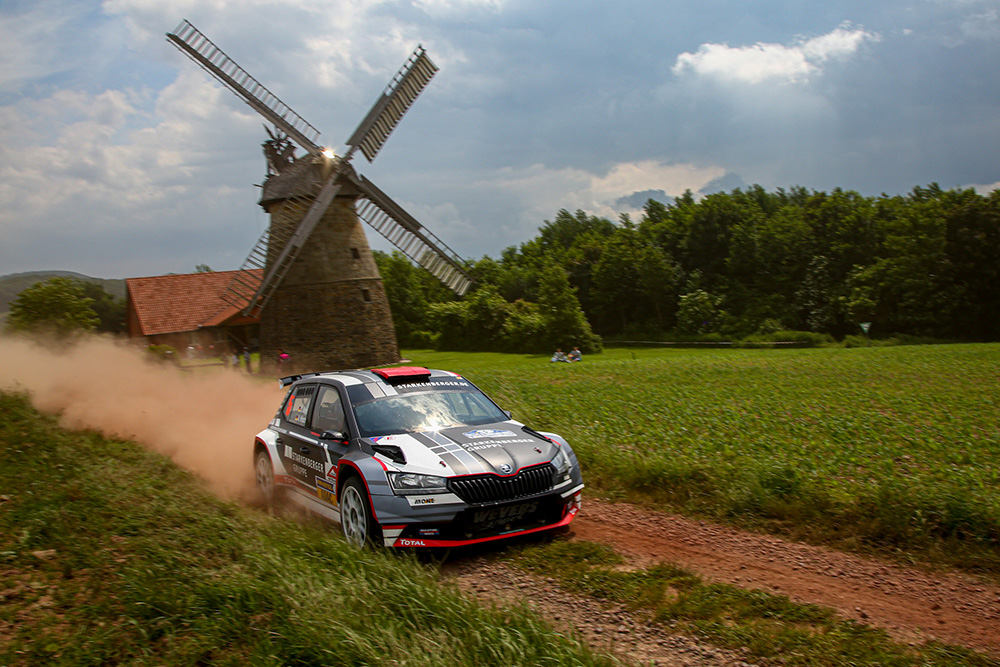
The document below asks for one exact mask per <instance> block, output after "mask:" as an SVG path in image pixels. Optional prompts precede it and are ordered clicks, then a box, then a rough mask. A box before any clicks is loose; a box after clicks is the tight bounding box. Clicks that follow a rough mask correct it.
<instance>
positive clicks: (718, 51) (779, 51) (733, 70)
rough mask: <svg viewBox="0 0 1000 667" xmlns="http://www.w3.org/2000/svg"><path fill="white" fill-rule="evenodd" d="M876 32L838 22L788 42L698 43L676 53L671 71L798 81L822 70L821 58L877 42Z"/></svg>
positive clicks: (742, 79) (737, 78)
mask: <svg viewBox="0 0 1000 667" xmlns="http://www.w3.org/2000/svg"><path fill="white" fill-rule="evenodd" d="M879 39H880V36H879V35H878V34H877V33H873V32H868V31H866V30H863V29H860V28H855V29H851V28H850V26H849V25H847V24H845V25H842V26H840V27H838V28H836V29H835V30H833V31H832V32H829V33H827V34H825V35H820V36H819V37H813V38H812V39H798V40H796V41H795V42H793V43H792V44H791V45H784V44H765V43H761V42H758V43H756V44H754V45H752V46H739V47H731V46H729V45H728V44H702V45H701V46H700V47H698V50H697V51H696V52H695V53H690V52H685V53H682V54H680V55H679V56H677V60H676V61H675V63H674V66H673V68H672V71H673V72H674V74H677V75H681V74H685V73H687V72H691V73H693V74H695V75H697V76H703V77H708V78H714V79H718V80H721V81H731V82H740V83H751V84H757V83H761V82H764V81H768V80H777V81H780V82H785V83H799V82H803V81H806V80H808V79H809V77H810V76H812V75H815V74H819V73H821V72H822V66H823V64H824V63H825V62H827V61H829V60H832V59H841V58H845V57H847V56H850V55H852V54H854V53H856V52H857V51H858V50H859V49H860V48H861V45H862V44H864V43H865V42H869V41H872V42H877V41H879Z"/></svg>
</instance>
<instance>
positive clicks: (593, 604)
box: [442, 498, 1000, 667]
mask: <svg viewBox="0 0 1000 667" xmlns="http://www.w3.org/2000/svg"><path fill="white" fill-rule="evenodd" d="M572 539H582V540H587V541H590V542H598V543H602V544H607V545H609V546H612V547H614V548H615V550H617V551H618V552H619V553H620V554H621V555H622V556H624V557H625V558H626V559H627V561H628V563H629V564H630V565H634V566H640V567H642V566H648V565H652V564H655V563H658V562H661V561H666V562H670V563H675V564H677V565H680V566H682V567H684V568H687V569H689V570H691V571H693V572H696V573H697V574H699V575H700V576H702V577H703V578H704V579H706V580H709V581H717V582H723V583H727V584H732V585H735V586H740V587H742V588H753V589H760V590H765V591H768V592H771V593H775V594H783V595H787V596H788V597H789V598H791V599H792V600H794V601H796V602H803V603H814V604H818V605H822V606H824V607H829V608H831V609H833V610H835V611H836V612H837V613H838V614H839V615H841V616H842V617H844V618H849V619H853V620H855V621H858V622H860V623H865V624H869V625H872V626H876V627H880V628H883V629H885V630H886V631H887V632H888V633H889V634H890V636H892V637H893V638H894V639H896V640H897V641H900V642H904V643H906V642H910V643H915V644H916V643H921V642H924V641H927V640H931V639H936V640H939V641H942V642H946V643H949V644H955V645H959V646H965V647H968V648H971V649H974V650H977V651H981V652H983V653H987V654H990V655H992V656H994V657H1000V586H998V585H997V584H995V583H991V582H988V581H985V580H982V579H979V578H976V577H973V576H970V575H966V574H962V573H941V572H930V571H925V570H921V569H917V568H908V567H903V566H900V565H896V564H892V563H886V562H882V561H878V560H875V559H871V558H864V557H861V556H857V555H853V554H847V553H842V552H838V551H834V550H831V549H826V548H822V547H815V546H810V545H805V544H800V543H796V542H790V541H787V540H783V539H780V538H777V537H773V536H768V535H761V534H758V533H750V532H746V531H740V530H737V529H735V528H731V527H727V526H721V525H716V524H712V523H709V522H705V521H693V520H691V519H687V518H684V517H680V516H677V515H672V514H666V513H661V512H656V511H653V510H649V509H645V508H639V507H637V506H634V505H629V504H626V503H611V502H607V501H602V500H595V499H591V498H587V499H585V503H584V507H583V509H582V511H581V512H580V514H579V516H578V517H577V518H576V520H575V521H574V522H573V524H572ZM442 575H443V577H444V578H445V579H447V580H451V581H453V582H455V583H456V584H457V585H458V586H459V587H461V588H462V589H464V590H467V591H470V592H472V593H473V594H475V595H477V596H479V597H480V598H483V599H487V600H492V601H520V600H524V601H527V602H528V603H529V604H531V605H532V606H534V607H535V608H537V609H538V610H539V611H540V612H541V613H543V615H544V616H545V617H547V618H549V619H551V620H553V622H554V623H556V624H557V625H558V626H560V627H562V628H564V629H566V630H567V631H575V632H576V633H578V634H579V636H580V637H582V638H583V639H584V640H585V641H587V642H588V643H589V644H591V645H592V646H594V647H595V648H598V649H600V650H604V651H608V652H611V653H612V654H614V655H618V656H619V657H622V658H624V659H626V660H627V661H637V662H644V663H647V664H649V663H652V664H656V665H709V666H720V667H744V666H745V665H748V664H752V663H750V662H747V661H746V660H747V659H746V658H745V657H744V656H741V655H740V654H739V653H735V652H731V651H725V650H721V649H717V648H713V647H711V646H708V645H705V644H702V643H700V642H697V641H695V640H692V639H690V638H686V637H683V636H679V635H675V634H672V633H671V632H670V629H669V628H664V627H660V626H656V625H651V624H649V623H647V622H646V619H645V618H644V617H642V616H641V615H637V614H632V613H629V612H627V611H626V610H625V608H624V607H623V606H621V605H613V604H606V603H602V602H600V601H596V600H592V599H589V598H585V597H580V596H576V595H573V594H569V593H567V592H565V591H563V590H561V589H560V588H559V587H558V586H557V585H556V583H555V581H554V580H541V579H537V578H534V579H533V578H531V577H529V576H527V575H525V574H524V573H522V572H520V571H516V570H514V569H513V568H511V567H509V566H506V565H504V564H503V563H497V562H491V560H490V559H488V558H487V557H484V556H482V555H469V556H467V557H459V558H458V559H456V560H453V561H451V562H450V563H448V564H447V565H446V566H445V567H444V568H443V570H442Z"/></svg>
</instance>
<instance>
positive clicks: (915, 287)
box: [376, 184, 1000, 353]
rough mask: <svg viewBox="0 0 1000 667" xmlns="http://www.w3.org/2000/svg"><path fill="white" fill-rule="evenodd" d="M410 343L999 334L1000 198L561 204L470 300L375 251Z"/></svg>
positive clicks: (490, 347) (958, 194)
mask: <svg viewBox="0 0 1000 667" xmlns="http://www.w3.org/2000/svg"><path fill="white" fill-rule="evenodd" d="M376 261H377V262H378V264H379V268H380V270H381V272H382V277H383V280H384V282H385V286H386V291H387V292H388V295H389V300H390V305H391V307H392V312H393V317H394V321H395V327H396V332H397V337H398V339H399V344H400V346H401V347H418V348H437V349H448V350H480V351H505V352H534V353H538V352H546V351H551V350H552V349H555V348H556V347H562V348H564V349H565V348H569V347H572V346H574V345H579V346H580V347H581V348H582V349H583V350H584V351H585V352H594V351H598V350H600V349H601V344H602V340H609V341H610V340H639V339H641V340H659V341H695V340H702V341H712V340H717V341H721V340H752V339H754V337H758V338H761V339H763V338H767V337H770V338H771V339H773V340H778V339H782V338H789V337H794V336H795V335H796V332H799V333H801V332H808V333H809V334H810V335H813V336H814V337H815V336H822V337H825V338H828V339H829V340H830V341H834V340H843V339H844V338H845V337H847V336H860V335H861V334H862V329H861V328H860V325H861V324H862V323H866V324H868V325H869V328H870V333H871V336H872V337H873V338H889V337H892V336H901V337H908V338H914V339H933V340H954V341H996V340H1000V317H998V313H1000V191H998V190H994V191H993V192H991V193H990V194H989V195H986V196H984V195H980V194H978V193H977V192H976V191H975V190H972V189H951V190H945V189H942V188H941V187H939V186H938V185H937V184H931V185H929V186H927V187H916V188H914V189H913V190H912V191H911V192H910V193H908V194H907V195H905V196H904V195H893V196H890V195H886V194H882V195H880V196H862V195H861V194H859V193H857V192H854V191H850V190H842V189H840V188H837V189H834V190H833V191H832V192H822V191H816V190H807V189H805V188H801V187H795V188H791V189H788V190H786V189H783V188H779V189H777V190H775V191H773V192H768V191H767V190H765V189H764V188H762V187H760V186H752V187H748V188H746V189H735V190H733V191H731V192H719V193H716V194H710V195H708V196H706V197H704V198H701V199H696V198H695V196H694V195H693V194H692V193H691V192H690V191H688V192H685V193H684V194H683V195H681V196H679V197H677V198H676V199H675V200H674V202H673V203H670V204H664V203H661V202H658V201H656V200H652V199H651V200H649V201H647V203H646V205H645V207H644V208H643V212H642V215H641V217H640V219H639V220H638V221H634V220H632V219H631V218H629V217H628V216H627V215H622V216H621V218H620V219H619V220H618V221H617V222H612V221H611V220H608V219H606V218H600V217H594V216H591V215H588V214H586V213H584V212H583V211H577V212H576V213H570V212H569V211H566V210H562V211H559V213H558V214H557V215H556V216H555V219H554V220H551V221H549V220H546V221H545V222H544V224H543V225H542V226H541V227H540V228H539V230H538V234H537V235H536V236H535V237H534V238H532V239H530V240H528V241H526V242H524V243H522V244H521V245H520V246H517V247H515V246H511V247H508V248H506V249H504V250H503V251H502V252H501V253H500V256H499V257H498V258H493V257H489V256H486V257H483V258H482V259H479V260H477V261H474V262H470V266H469V269H470V272H471V274H472V275H473V277H474V278H475V280H476V283H475V285H474V286H473V288H472V289H471V290H470V292H469V293H468V294H466V296H465V297H464V298H463V299H461V300H459V299H456V298H455V297H454V295H452V294H451V293H450V292H449V291H448V290H447V289H445V288H444V287H443V286H441V285H440V284H439V283H437V281H436V280H435V279H434V278H433V277H431V276H429V275H428V274H427V273H426V272H424V271H422V270H421V269H419V268H417V267H415V266H413V265H412V264H410V263H409V261H408V260H407V259H406V258H405V257H404V256H403V255H401V254H399V253H393V254H386V253H381V252H379V253H376Z"/></svg>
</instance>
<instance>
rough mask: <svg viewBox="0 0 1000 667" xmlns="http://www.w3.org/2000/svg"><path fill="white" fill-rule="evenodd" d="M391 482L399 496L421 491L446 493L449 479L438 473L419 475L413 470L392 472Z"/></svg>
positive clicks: (390, 474)
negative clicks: (439, 475) (437, 474)
mask: <svg viewBox="0 0 1000 667" xmlns="http://www.w3.org/2000/svg"><path fill="white" fill-rule="evenodd" d="M389 484H391V485H392V490H393V492H395V494H396V495H397V496H412V495H416V494H421V493H445V492H446V491H447V484H448V479H447V478H446V477H438V476H436V475H417V474H415V473H412V472H391V473H389Z"/></svg>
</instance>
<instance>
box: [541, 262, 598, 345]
mask: <svg viewBox="0 0 1000 667" xmlns="http://www.w3.org/2000/svg"><path fill="white" fill-rule="evenodd" d="M538 309H539V311H540V312H541V315H542V322H543V327H544V336H545V339H546V342H547V343H548V345H547V348H546V350H548V348H556V347H562V348H567V349H568V348H570V347H573V346H579V347H580V348H581V349H582V350H583V351H584V352H586V353H588V354H591V353H594V352H600V350H601V340H600V338H599V337H597V336H595V335H594V332H593V331H591V330H590V323H589V322H587V317H586V316H585V315H584V314H583V311H582V310H581V309H580V302H579V301H577V299H576V290H575V289H573V287H572V286H570V284H569V280H568V279H567V277H566V272H565V271H563V270H562V269H561V268H559V267H557V266H552V267H549V268H548V269H546V270H545V271H544V272H543V273H542V276H541V280H540V282H539V286H538Z"/></svg>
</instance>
